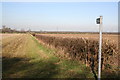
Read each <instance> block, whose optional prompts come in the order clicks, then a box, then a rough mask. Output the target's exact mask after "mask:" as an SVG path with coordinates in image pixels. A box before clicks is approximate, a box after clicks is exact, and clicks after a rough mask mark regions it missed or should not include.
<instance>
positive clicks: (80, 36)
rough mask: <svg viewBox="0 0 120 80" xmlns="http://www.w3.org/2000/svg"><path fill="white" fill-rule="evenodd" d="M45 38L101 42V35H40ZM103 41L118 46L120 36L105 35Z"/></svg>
mask: <svg viewBox="0 0 120 80" xmlns="http://www.w3.org/2000/svg"><path fill="white" fill-rule="evenodd" d="M40 35H44V36H52V37H61V38H85V39H94V40H99V34H88V33H85V34H40ZM102 37H103V40H109V41H110V42H112V43H114V44H116V45H117V46H118V37H120V35H118V34H103V35H102Z"/></svg>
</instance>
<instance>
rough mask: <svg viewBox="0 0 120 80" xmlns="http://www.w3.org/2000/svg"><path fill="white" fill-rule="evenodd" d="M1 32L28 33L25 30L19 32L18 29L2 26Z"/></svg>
mask: <svg viewBox="0 0 120 80" xmlns="http://www.w3.org/2000/svg"><path fill="white" fill-rule="evenodd" d="M0 32H1V33H26V32H27V31H24V30H21V31H18V30H16V29H11V28H9V27H6V26H2V29H0Z"/></svg>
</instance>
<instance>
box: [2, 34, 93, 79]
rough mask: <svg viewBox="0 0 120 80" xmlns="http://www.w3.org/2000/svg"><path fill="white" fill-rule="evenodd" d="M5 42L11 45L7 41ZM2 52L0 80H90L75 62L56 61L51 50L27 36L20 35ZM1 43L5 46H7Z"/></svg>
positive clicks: (83, 67) (85, 71)
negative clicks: (79, 79)
mask: <svg viewBox="0 0 120 80" xmlns="http://www.w3.org/2000/svg"><path fill="white" fill-rule="evenodd" d="M7 40H8V41H6V42H7V43H8V42H9V41H11V39H10V40H9V39H8V38H7ZM12 41H13V42H10V43H9V45H6V46H5V47H4V48H3V52H2V53H3V78H84V79H85V78H93V77H94V76H93V74H92V72H90V70H89V69H88V68H86V67H85V65H83V64H80V63H78V62H77V61H72V60H65V59H59V58H58V57H56V56H55V55H53V53H55V50H52V49H49V48H47V47H45V46H43V45H41V44H40V43H39V42H38V41H37V40H36V39H35V38H34V37H32V36H30V35H29V34H21V35H19V36H17V38H14V40H12ZM7 43H5V42H4V44H2V45H5V44H7Z"/></svg>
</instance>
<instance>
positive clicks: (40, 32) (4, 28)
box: [0, 26, 120, 34]
mask: <svg viewBox="0 0 120 80" xmlns="http://www.w3.org/2000/svg"><path fill="white" fill-rule="evenodd" d="M0 32H1V33H32V34H35V33H37V34H99V32H73V31H69V32H68V31H31V30H30V29H29V30H27V31H25V30H24V29H21V30H20V31H18V30H16V29H11V28H9V27H6V26H2V29H0ZM103 34H120V33H118V32H103Z"/></svg>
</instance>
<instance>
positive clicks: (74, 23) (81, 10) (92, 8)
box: [0, 2, 118, 32]
mask: <svg viewBox="0 0 120 80" xmlns="http://www.w3.org/2000/svg"><path fill="white" fill-rule="evenodd" d="M0 4H1V3H0ZM1 5H2V7H0V8H2V25H6V26H8V27H10V28H13V29H17V30H20V29H25V30H28V29H29V28H30V29H31V30H35V31H40V30H43V31H57V30H58V31H82V32H83V31H85V32H86V31H90V32H93V31H95V32H98V29H99V27H98V26H99V25H96V21H95V20H96V18H97V17H99V16H100V15H102V16H103V27H104V28H103V31H104V32H117V31H118V3H117V2H4V3H2V4H1Z"/></svg>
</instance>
